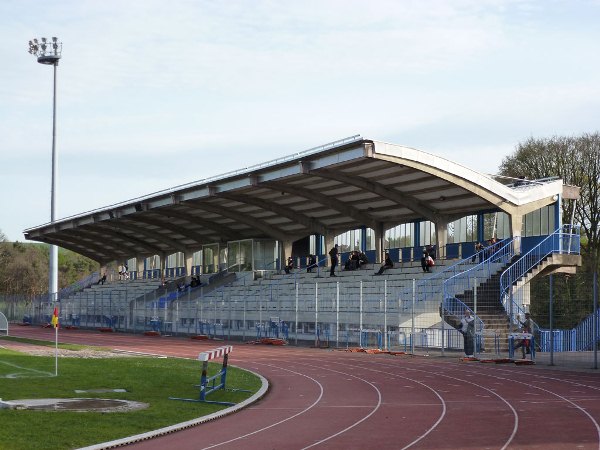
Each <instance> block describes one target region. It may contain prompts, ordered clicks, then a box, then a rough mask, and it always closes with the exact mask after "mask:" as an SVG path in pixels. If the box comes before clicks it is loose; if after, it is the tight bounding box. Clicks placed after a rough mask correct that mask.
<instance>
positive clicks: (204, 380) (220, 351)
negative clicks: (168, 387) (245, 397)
mask: <svg viewBox="0 0 600 450" xmlns="http://www.w3.org/2000/svg"><path fill="white" fill-rule="evenodd" d="M232 350H233V346H232V345H224V346H222V347H218V348H215V349H213V350H209V351H207V352H202V353H200V354H199V355H198V360H199V361H202V375H201V376H200V384H199V385H198V384H196V385H194V387H199V388H200V396H199V398H197V399H194V398H179V397H169V400H181V401H185V402H199V403H213V404H217V405H226V406H233V405H235V403H232V402H219V401H216V400H207V399H206V396H207V395H208V394H211V393H213V392H214V391H217V390H225V384H226V382H227V362H228V359H229V353H231V352H232ZM220 356H223V362H222V364H221V370H219V371H218V372H217V373H216V374H215V375H213V376H211V377H209V376H208V362H209V361H211V360H213V359H216V358H218V357H220ZM217 378H220V380H219V384H215V380H216V379H217ZM209 383H212V384H211V385H209ZM232 390H233V391H240V390H239V389H232Z"/></svg>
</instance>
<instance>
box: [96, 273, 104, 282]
mask: <svg viewBox="0 0 600 450" xmlns="http://www.w3.org/2000/svg"><path fill="white" fill-rule="evenodd" d="M104 283H106V274H104V275H102V278H100V279H99V280H98V283H96V284H104Z"/></svg>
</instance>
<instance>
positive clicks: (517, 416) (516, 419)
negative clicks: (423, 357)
mask: <svg viewBox="0 0 600 450" xmlns="http://www.w3.org/2000/svg"><path fill="white" fill-rule="evenodd" d="M339 364H341V363H339ZM376 364H377V365H379V366H384V367H387V368H390V369H398V368H399V367H398V366H394V365H389V364H385V363H384V364H382V363H380V362H376ZM358 367H361V368H362V369H366V370H371V371H374V372H382V371H380V370H376V369H373V368H371V367H364V366H358ZM412 370H413V371H418V372H426V373H428V374H430V373H431V371H425V370H421V369H414V368H413V369H412ZM382 373H384V374H389V375H393V376H397V377H400V378H404V379H407V378H406V377H405V376H403V375H399V374H394V373H390V372H382ZM434 375H437V376H442V377H445V378H448V379H451V380H455V381H459V382H462V383H466V384H470V385H473V386H476V387H479V388H481V389H483V390H485V391H487V392H489V393H491V394H492V395H493V396H495V397H497V398H498V399H500V400H501V401H502V402H504V403H505V404H506V405H507V406H508V407H509V408H510V410H511V411H512V413H513V417H514V422H513V430H512V433H511V435H510V436H509V438H508V440H507V441H506V442H505V444H504V445H503V446H502V448H501V450H504V449H506V448H507V447H508V446H509V445H510V443H511V442H512V440H513V439H514V438H515V435H516V434H517V430H518V428H519V415H518V413H517V411H516V410H515V408H514V407H513V406H512V405H511V404H510V403H509V402H508V401H507V400H506V399H505V398H503V397H502V396H500V395H498V394H497V393H496V392H494V391H493V390H491V389H488V388H486V387H485V386H481V385H479V384H477V383H474V382H472V381H468V380H463V379H461V378H456V377H451V376H449V375H446V374H443V373H439V372H436V373H435V374H434ZM413 381H415V382H416V383H419V384H421V385H423V386H425V387H427V388H428V389H430V390H431V391H433V392H434V393H435V394H436V395H438V393H437V392H438V391H436V390H435V389H433V388H432V387H430V386H427V385H425V384H423V383H421V382H420V381H417V380H413ZM438 397H440V396H439V395H438ZM440 399H441V397H440ZM442 401H443V399H442ZM444 414H445V404H444ZM441 419H442V418H440V420H438V422H437V423H436V424H434V426H433V427H432V428H431V429H430V430H428V431H427V432H426V433H425V434H424V435H423V436H421V437H420V438H418V439H417V440H415V441H413V442H411V443H410V444H408V445H407V446H405V447H403V450H404V449H406V448H409V447H411V446H413V445H414V444H416V443H417V442H419V441H420V440H422V439H423V438H424V437H425V436H426V435H427V434H429V433H430V432H431V431H433V428H434V427H436V426H437V425H438V423H439V422H440V421H441Z"/></svg>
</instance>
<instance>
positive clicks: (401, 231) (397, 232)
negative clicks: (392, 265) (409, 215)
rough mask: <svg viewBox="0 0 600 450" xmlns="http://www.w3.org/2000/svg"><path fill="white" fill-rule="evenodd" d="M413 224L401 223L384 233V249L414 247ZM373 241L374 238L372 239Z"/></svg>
mask: <svg viewBox="0 0 600 450" xmlns="http://www.w3.org/2000/svg"><path fill="white" fill-rule="evenodd" d="M414 229H415V224H414V223H403V224H400V225H396V226H395V227H394V228H390V229H389V230H387V231H386V232H385V247H386V248H402V247H414V245H415V235H414ZM373 240H375V238H374V237H373Z"/></svg>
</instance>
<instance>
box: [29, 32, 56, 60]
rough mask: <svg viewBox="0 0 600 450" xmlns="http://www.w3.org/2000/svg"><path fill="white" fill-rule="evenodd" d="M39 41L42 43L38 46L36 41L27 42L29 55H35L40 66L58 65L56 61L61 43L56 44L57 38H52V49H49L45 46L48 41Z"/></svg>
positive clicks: (42, 39) (45, 39) (44, 39)
mask: <svg viewBox="0 0 600 450" xmlns="http://www.w3.org/2000/svg"><path fill="white" fill-rule="evenodd" d="M40 40H41V41H42V43H41V44H39V45H38V40H37V39H33V41H29V53H31V54H32V55H35V56H36V57H37V60H38V62H39V63H40V64H47V65H51V66H56V65H58V60H59V59H60V57H61V53H62V43H60V42H58V38H57V37H53V38H52V44H51V45H52V49H49V48H48V44H46V43H47V42H48V39H47V38H45V37H43V38H40ZM47 51H48V52H47ZM46 52H47V53H46Z"/></svg>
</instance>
